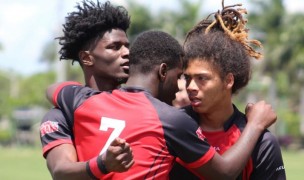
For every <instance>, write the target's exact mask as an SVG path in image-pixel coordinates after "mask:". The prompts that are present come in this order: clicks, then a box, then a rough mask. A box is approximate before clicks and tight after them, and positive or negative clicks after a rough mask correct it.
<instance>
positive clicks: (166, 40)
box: [52, 30, 276, 180]
mask: <svg viewBox="0 0 304 180" xmlns="http://www.w3.org/2000/svg"><path fill="white" fill-rule="evenodd" d="M183 55H184V52H183V49H182V47H181V45H180V44H179V43H178V41H177V40H175V39H174V38H173V37H172V36H170V35H169V34H167V33H165V32H161V31H153V30H151V31H146V32H143V33H141V34H140V35H138V36H137V38H136V39H135V41H134V42H133V44H132V46H131V48H130V72H129V73H130V74H129V78H128V80H127V82H126V83H125V85H124V86H122V87H121V88H120V89H117V90H113V91H112V92H108V91H103V92H101V91H96V90H94V89H92V88H89V87H83V86H81V85H77V84H70V85H66V84H63V85H62V86H59V87H57V88H56V89H55V91H54V92H53V94H52V95H53V98H54V103H55V104H57V105H58V106H59V107H60V108H62V110H63V112H64V113H65V114H67V115H68V116H73V117H74V119H73V121H74V127H73V128H74V134H73V135H74V137H75V141H76V144H77V146H76V149H77V154H78V157H79V160H80V161H86V164H87V173H88V174H91V176H92V178H99V179H119V180H120V179H168V175H169V172H170V170H171V168H172V165H173V162H174V160H175V158H177V157H178V158H179V159H181V160H182V161H183V162H184V163H185V164H187V165H189V166H191V169H192V170H193V171H195V172H197V173H198V174H201V175H202V174H204V175H205V176H206V177H208V178H210V179H215V178H216V179H232V178H234V177H236V175H238V174H239V173H240V171H241V170H242V169H243V167H244V166H245V164H246V162H247V160H248V158H249V156H250V154H251V150H252V149H253V147H254V145H255V143H256V141H257V140H258V137H259V136H260V134H261V133H262V132H263V130H264V128H267V127H268V126H269V125H270V124H272V123H273V122H274V121H275V119H276V115H275V114H274V112H273V110H272V108H271V106H270V105H268V104H266V103H264V102H259V103H256V104H255V105H254V106H253V107H252V108H251V110H250V111H249V113H248V114H247V115H248V119H249V120H248V125H247V126H246V128H245V129H244V133H243V135H242V137H241V138H240V139H239V141H238V143H237V144H236V145H235V146H234V148H231V151H230V152H229V153H228V152H227V153H226V154H225V155H223V156H220V155H219V154H217V153H216V152H215V150H214V148H212V147H210V145H209V144H208V143H207V141H205V139H204V136H203V134H201V133H200V132H199V131H198V130H199V126H198V124H197V122H196V121H195V120H194V119H192V118H191V117H190V116H188V115H187V114H186V113H184V112H183V111H180V110H178V109H177V108H174V107H172V106H170V105H168V104H171V102H172V100H173V99H174V98H175V96H174V93H175V92H177V91H178V86H177V79H178V78H179V77H180V76H181V75H182V73H183V72H182V65H183V61H182V57H183ZM252 115H254V116H252ZM117 136H118V137H120V138H123V139H125V140H126V141H127V142H128V143H129V144H130V147H131V148H132V151H133V156H134V165H133V166H132V167H131V168H130V169H129V170H128V171H126V172H122V173H116V172H110V173H105V171H104V170H105V169H106V168H107V166H108V165H109V164H107V162H106V161H103V160H98V159H97V160H96V158H94V157H95V156H96V154H99V153H100V154H103V152H105V149H107V147H108V145H109V142H111V141H112V139H113V138H115V137H117ZM244 146H246V147H247V148H248V149H246V150H242V149H240V147H244ZM230 164H234V166H230ZM83 173H85V172H83Z"/></svg>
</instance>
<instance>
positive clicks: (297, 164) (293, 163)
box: [282, 150, 304, 180]
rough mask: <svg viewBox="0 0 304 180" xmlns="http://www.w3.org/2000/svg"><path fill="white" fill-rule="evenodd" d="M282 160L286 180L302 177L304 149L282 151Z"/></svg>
mask: <svg viewBox="0 0 304 180" xmlns="http://www.w3.org/2000/svg"><path fill="white" fill-rule="evenodd" d="M282 153H283V161H284V166H285V170H286V176H287V179H288V180H299V179H303V177H304V166H303V165H304V151H303V150H302V151H294V150H290V151H283V152H282Z"/></svg>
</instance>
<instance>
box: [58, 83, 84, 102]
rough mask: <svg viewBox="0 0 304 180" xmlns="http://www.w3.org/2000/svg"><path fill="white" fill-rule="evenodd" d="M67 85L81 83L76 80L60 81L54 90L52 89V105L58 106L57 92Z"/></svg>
mask: <svg viewBox="0 0 304 180" xmlns="http://www.w3.org/2000/svg"><path fill="white" fill-rule="evenodd" d="M69 85H79V86H81V84H80V83H79V82H76V81H66V82H62V83H60V84H59V85H58V86H57V87H56V89H55V91H54V93H53V95H52V97H53V98H52V99H53V100H52V103H53V105H54V106H58V105H57V97H58V94H59V92H60V91H61V90H62V89H63V87H65V86H69Z"/></svg>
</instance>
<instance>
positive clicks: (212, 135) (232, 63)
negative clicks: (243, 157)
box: [171, 1, 286, 180]
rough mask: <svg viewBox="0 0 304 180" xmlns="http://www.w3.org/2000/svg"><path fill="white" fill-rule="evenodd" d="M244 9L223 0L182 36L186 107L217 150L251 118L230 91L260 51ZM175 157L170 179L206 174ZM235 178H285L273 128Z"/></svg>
mask: <svg viewBox="0 0 304 180" xmlns="http://www.w3.org/2000/svg"><path fill="white" fill-rule="evenodd" d="M223 2H224V1H223ZM235 6H241V4H237V5H235ZM244 13H247V11H246V10H245V9H242V8H239V9H235V8H234V5H233V6H226V7H225V6H224V4H223V9H222V10H221V11H218V12H216V13H215V19H214V20H209V19H208V18H207V19H204V20H202V21H201V22H199V23H198V24H197V25H196V26H195V27H194V28H193V29H192V30H191V31H190V32H189V33H188V35H187V37H186V40H185V42H184V50H185V54H186V55H185V71H184V76H185V79H186V89H187V92H188V97H189V99H190V101H191V105H190V106H187V107H185V108H184V109H185V111H186V112H187V113H188V114H189V115H190V116H192V117H193V118H194V119H196V120H197V122H198V123H199V125H200V130H201V133H202V134H204V136H205V138H206V140H207V141H208V143H210V145H212V146H213V147H214V148H215V150H216V151H217V152H218V153H219V154H223V153H225V152H226V151H227V150H228V149H230V148H231V146H232V145H233V144H235V143H236V141H237V140H238V139H239V137H240V136H241V134H242V132H243V130H244V128H245V126H246V123H247V118H246V116H245V115H244V114H243V113H241V112H240V111H239V110H238V109H237V107H236V106H235V105H234V104H233V102H232V96H233V95H235V94H236V93H237V92H238V91H239V90H240V89H241V88H243V87H245V86H246V85H247V84H248V82H249V80H250V75H251V64H250V60H251V58H256V59H259V58H261V57H262V54H261V53H260V52H258V51H257V50H256V49H255V47H261V43H260V42H259V41H257V40H249V39H248V31H249V30H248V29H247V28H246V26H245V25H246V22H247V20H245V19H244V18H243V16H242V14H244ZM244 149H247V147H244ZM177 162H179V163H177V164H175V166H174V167H173V169H172V171H171V178H172V179H183V178H186V179H204V177H202V176H200V175H198V174H197V173H195V172H193V171H192V172H191V169H190V170H187V169H186V168H185V167H187V166H186V165H185V164H183V163H182V161H180V160H177ZM231 166H234V164H231ZM206 179H208V178H206ZM237 179H257V180H258V179H271V180H277V179H286V174H285V170H284V163H283V159H282V154H281V150H280V146H279V144H278V141H277V139H276V138H275V136H273V135H272V134H271V133H270V132H269V131H267V130H266V131H265V132H264V133H263V134H262V135H261V136H260V138H259V140H258V143H257V144H256V146H255V148H254V150H253V152H252V154H251V157H250V159H249V161H248V163H247V165H246V167H245V168H244V169H243V171H242V173H241V174H240V175H239V176H238V177H237Z"/></svg>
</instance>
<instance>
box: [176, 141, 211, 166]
mask: <svg viewBox="0 0 304 180" xmlns="http://www.w3.org/2000/svg"><path fill="white" fill-rule="evenodd" d="M215 153H216V152H215V149H214V148H213V147H212V146H210V148H209V150H208V151H207V152H206V154H204V156H202V157H201V158H200V159H198V160H196V161H194V162H192V163H185V162H184V161H182V160H181V159H179V158H177V159H176V161H177V162H178V163H180V164H181V165H183V166H184V167H187V168H191V169H194V168H198V167H201V166H203V165H204V164H206V163H207V162H208V161H210V159H212V157H213V156H214V154H215Z"/></svg>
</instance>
